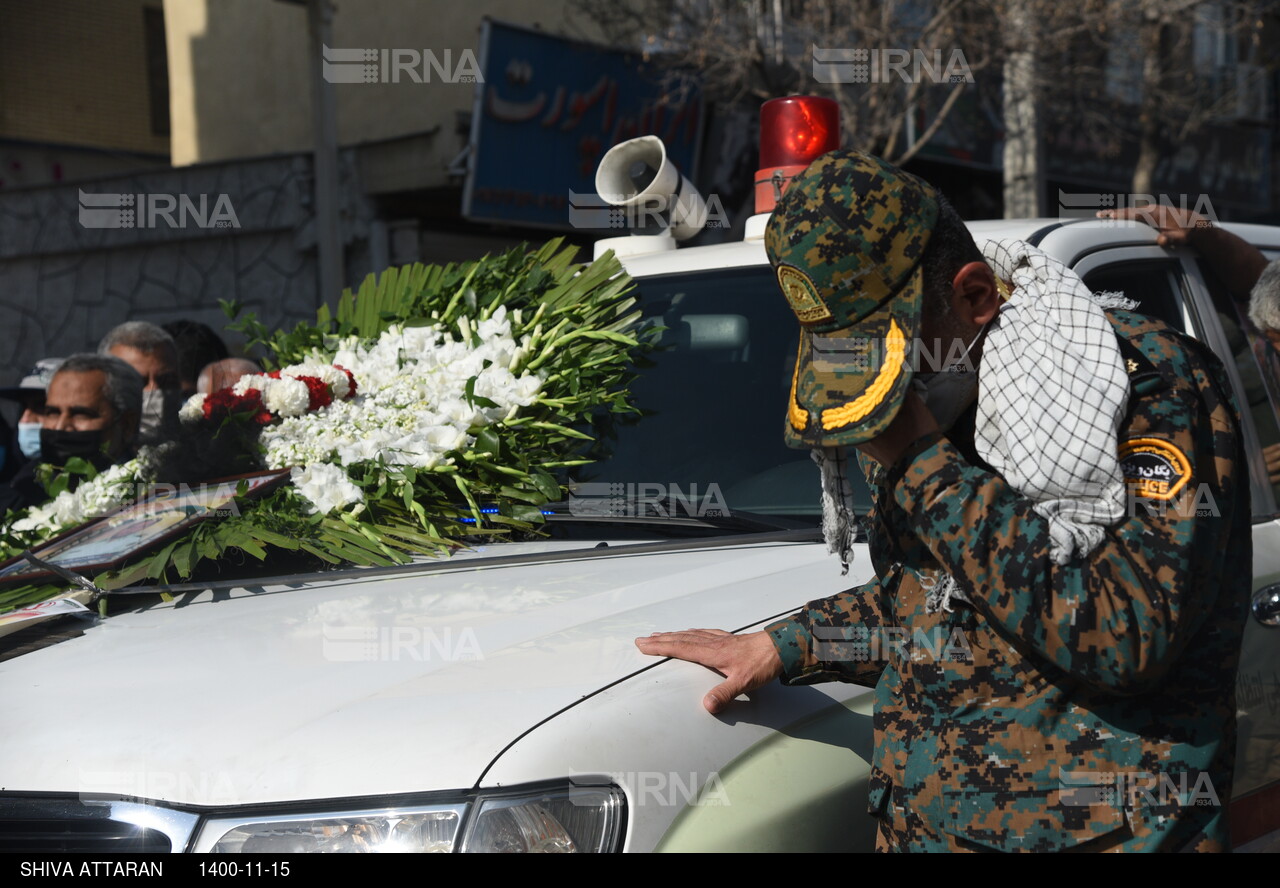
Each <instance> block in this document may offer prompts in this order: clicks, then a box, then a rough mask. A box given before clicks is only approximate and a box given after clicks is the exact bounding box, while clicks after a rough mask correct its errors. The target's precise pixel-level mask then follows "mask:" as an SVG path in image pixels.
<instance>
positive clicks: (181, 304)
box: [0, 154, 372, 385]
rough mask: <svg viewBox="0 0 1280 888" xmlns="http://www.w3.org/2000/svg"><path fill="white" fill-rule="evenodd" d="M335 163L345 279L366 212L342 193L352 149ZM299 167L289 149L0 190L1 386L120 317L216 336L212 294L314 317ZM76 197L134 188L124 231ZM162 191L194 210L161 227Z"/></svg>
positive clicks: (302, 163)
mask: <svg viewBox="0 0 1280 888" xmlns="http://www.w3.org/2000/svg"><path fill="white" fill-rule="evenodd" d="M341 167H342V170H343V179H344V182H343V186H344V187H343V192H344V194H345V195H346V196H347V199H346V201H345V202H344V207H343V231H344V235H345V237H346V239H347V240H348V245H349V247H350V249H349V250H348V271H349V278H350V279H356V280H358V279H359V277H361V276H363V274H364V273H366V272H367V271H368V270H369V269H368V263H369V255H370V254H369V250H368V243H367V234H368V229H369V222H370V220H371V218H372V216H371V213H368V212H366V211H365V210H364V209H363V208H364V204H363V203H362V202H361V201H360V200H359V199H357V198H354V197H352V195H358V194H359V193H360V192H359V189H358V188H355V187H354V182H353V181H352V179H351V177H352V176H353V170H354V168H355V165H354V163H353V162H352V159H351V157H350V156H349V155H347V156H344V157H343V163H342V164H341ZM310 169H311V159H310V157H309V156H308V155H305V154H300V155H289V156H282V157H271V158H260V159H253V160H245V161H235V162H227V163H218V164H208V165H200V166H192V167H182V168H177V169H166V170H163V171H160V172H156V173H143V174H133V175H129V176H120V177H113V178H107V179H102V180H99V181H95V182H92V183H80V184H78V185H77V184H72V185H58V186H51V187H41V188H29V189H22V190H17V191H4V192H0V384H5V385H7V384H11V382H12V381H14V380H16V378H17V377H18V376H20V375H21V374H22V373H23V372H24V371H25V370H26V369H27V368H28V367H30V366H31V365H32V364H33V363H34V362H35V361H36V360H38V359H39V358H42V357H46V356H52V355H67V354H71V353H73V352H77V351H87V350H93V348H94V347H95V346H96V344H97V342H98V340H99V338H101V336H102V335H103V334H104V333H105V332H106V331H107V330H109V329H110V328H111V327H112V326H114V325H115V324H118V323H120V322H122V321H126V320H149V321H154V322H156V323H164V322H165V321H169V320H173V319H176V318H193V319H195V320H200V321H203V322H204V323H207V324H209V325H210V326H212V327H214V329H217V330H220V331H221V330H222V329H223V327H224V325H225V323H226V318H225V316H224V315H223V313H222V311H221V309H220V308H219V307H218V300H219V299H238V300H239V301H240V302H242V303H243V304H244V305H245V307H246V308H247V309H251V310H253V311H255V312H257V314H258V317H259V318H260V319H261V320H262V321H263V322H264V323H265V324H267V325H268V327H270V328H279V327H282V326H292V325H293V324H295V323H296V322H297V321H299V320H304V319H311V318H314V316H315V314H314V313H315V309H316V306H317V292H316V288H317V285H316V259H315V246H314V240H315V239H314V234H313V226H312V217H311V187H312V185H311V174H310ZM82 193H83V194H87V195H110V194H125V195H134V197H133V206H132V207H124V208H122V209H131V210H132V211H133V214H132V220H130V221H131V224H132V226H133V227H119V228H99V227H92V226H96V225H98V224H101V222H102V216H103V213H104V212H105V213H106V214H107V217H108V218H110V217H111V216H112V214H113V213H114V212H115V211H114V210H111V209H107V210H105V211H102V210H100V209H97V208H92V207H89V208H86V207H85V206H82V198H81V195H82ZM202 195H203V196H204V200H205V210H204V212H203V213H200V212H199V208H200V200H201V196H202ZM139 196H141V197H139ZM170 196H172V197H173V199H175V200H177V199H180V198H181V197H183V196H185V197H186V198H187V199H188V200H189V202H190V203H189V205H188V210H190V209H195V210H196V211H197V212H194V213H193V212H190V211H188V212H186V213H185V214H184V213H182V212H180V210H181V209H182V207H181V205H180V207H179V209H177V210H174V211H173V212H172V213H171V217H172V221H174V222H176V223H177V224H176V225H171V224H170V219H168V218H165V217H164V216H163V215H159V214H157V213H155V212H154V211H156V210H163V209H165V207H166V205H167V203H168V201H169V199H170ZM127 200H128V198H126V201H127ZM220 200H221V201H222V203H221V204H219V201H220ZM90 202H93V198H92V197H89V198H87V199H85V200H84V204H86V205H87V204H88V203H90ZM219 206H221V208H222V209H223V212H222V213H221V214H220V216H221V218H215V217H216V216H218V215H219V214H217V213H215V209H216V208H217V207H219ZM228 208H229V209H230V211H231V212H230V213H227V212H226V210H227V209H228ZM229 215H231V216H234V219H229V218H228V216H229ZM126 218H128V217H126ZM353 260H354V261H353ZM356 266H358V267H356ZM333 295H335V296H336V294H333ZM227 339H228V343H229V344H230V345H232V347H233V349H234V348H235V346H236V345H237V344H238V343H239V342H240V339H239V338H238V336H237V334H228V335H227Z"/></svg>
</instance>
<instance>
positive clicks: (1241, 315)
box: [1200, 262, 1280, 514]
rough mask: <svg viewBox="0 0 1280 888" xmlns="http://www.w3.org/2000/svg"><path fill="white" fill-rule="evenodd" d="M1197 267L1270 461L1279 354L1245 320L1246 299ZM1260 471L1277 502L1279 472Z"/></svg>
mask: <svg viewBox="0 0 1280 888" xmlns="http://www.w3.org/2000/svg"><path fill="white" fill-rule="evenodd" d="M1200 269H1201V274H1202V276H1203V278H1204V282H1205V286H1206V287H1207V288H1208V290H1209V295H1210V297H1211V298H1212V300H1213V310H1214V313H1215V314H1216V315H1217V316H1218V323H1219V324H1220V325H1221V326H1222V332H1223V335H1224V337H1225V338H1226V344H1227V348H1228V349H1229V350H1230V352H1231V357H1232V361H1233V363H1234V364H1235V370H1236V374H1237V376H1238V378H1239V380H1240V385H1239V387H1238V391H1237V399H1238V401H1239V405H1240V409H1241V410H1242V411H1245V412H1246V413H1247V414H1248V418H1249V419H1250V420H1252V423H1253V428H1254V433H1255V434H1256V435H1257V438H1258V445H1259V447H1260V448H1261V451H1262V458H1263V462H1264V464H1265V462H1266V461H1267V460H1268V458H1270V461H1271V462H1272V463H1274V462H1275V460H1276V458H1277V457H1278V456H1280V354H1277V353H1276V350H1275V348H1274V347H1272V345H1271V344H1270V342H1268V341H1267V338H1266V337H1265V336H1263V335H1262V334H1261V333H1259V332H1258V329H1257V328H1256V327H1254V326H1253V324H1252V322H1251V321H1250V320H1249V310H1248V303H1247V302H1245V301H1243V300H1241V299H1235V298H1232V295H1231V294H1230V293H1229V292H1228V291H1227V290H1226V288H1225V287H1223V286H1222V285H1221V284H1220V283H1219V282H1218V280H1217V278H1216V277H1215V276H1214V275H1213V274H1211V273H1210V272H1209V270H1208V269H1207V268H1205V267H1204V263H1203V262H1201V264H1200ZM1261 471H1262V472H1264V473H1266V480H1267V483H1268V484H1269V485H1270V487H1271V490H1272V494H1273V495H1274V497H1275V499H1276V501H1277V502H1280V472H1270V473H1267V472H1266V469H1265V467H1264V468H1262V469H1261ZM1259 505H1261V504H1257V503H1255V508H1254V512H1255V514H1258V513H1259V512H1260V511H1268V509H1267V507H1266V506H1265V505H1264V506H1263V507H1262V509H1261V510H1260V509H1259V508H1258V506H1259Z"/></svg>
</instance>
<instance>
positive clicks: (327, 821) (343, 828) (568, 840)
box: [196, 784, 626, 854]
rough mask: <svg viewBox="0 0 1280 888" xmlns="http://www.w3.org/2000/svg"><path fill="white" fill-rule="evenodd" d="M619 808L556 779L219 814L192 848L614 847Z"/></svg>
mask: <svg viewBox="0 0 1280 888" xmlns="http://www.w3.org/2000/svg"><path fill="white" fill-rule="evenodd" d="M625 810H626V809H625V802H624V797H623V794H622V791H621V790H620V789H618V788H617V787H614V786H577V785H573V784H560V785H557V786H552V787H548V786H545V785H544V786H541V787H538V788H516V789H510V790H501V791H492V792H485V791H482V792H477V793H475V794H473V795H471V796H470V797H469V798H466V799H458V800H456V801H454V800H445V801H440V802H436V803H432V804H421V805H412V804H406V805H395V806H391V807H385V808H378V807H374V806H372V805H367V804H366V805H361V806H360V807H358V808H355V807H353V808H351V809H347V810H328V811H318V812H314V813H307V814H299V813H281V814H272V815H260V816H255V815H252V814H246V815H244V816H240V817H236V816H226V815H222V816H218V817H212V818H210V819H208V820H206V821H205V823H204V825H203V827H202V828H201V830H200V839H199V840H198V841H197V842H196V850H198V851H209V852H213V853H219V852H223V853H232V854H235V853H245V854H305V853H324V852H355V853H395V852H409V853H423V852H432V851H439V852H443V851H463V852H486V851H497V852H506V853H539V852H540V853H575V852H576V853H584V852H585V853H592V852H607V851H616V850H618V849H619V848H620V847H621V843H622V838H623V826H624V814H625Z"/></svg>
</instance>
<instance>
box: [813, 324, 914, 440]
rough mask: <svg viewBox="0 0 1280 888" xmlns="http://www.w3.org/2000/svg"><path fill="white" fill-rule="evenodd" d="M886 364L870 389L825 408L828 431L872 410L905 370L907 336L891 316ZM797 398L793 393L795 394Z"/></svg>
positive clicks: (885, 345) (885, 340)
mask: <svg viewBox="0 0 1280 888" xmlns="http://www.w3.org/2000/svg"><path fill="white" fill-rule="evenodd" d="M884 350H885V355H884V364H883V366H881V367H880V372H879V373H878V374H877V375H876V378H875V381H874V382H872V383H871V385H869V386H867V390H866V391H865V392H863V393H862V394H860V395H858V397H857V398H855V399H854V400H852V401H850V402H848V403H847V404H845V405H844V406H842V407H832V408H830V409H829V410H823V411H822V427H823V428H824V429H826V430H827V431H831V430H832V429H837V428H840V427H841V426H847V425H848V424H849V423H851V422H857V421H858V420H860V419H862V418H863V417H864V416H866V415H867V414H868V413H870V412H871V411H872V410H875V409H876V408H877V407H879V406H880V402H881V401H883V400H884V399H885V396H886V395H888V394H889V390H890V389H891V388H893V383H894V382H895V381H896V380H897V378H898V373H899V371H901V370H902V361H903V359H904V358H905V357H906V353H907V338H906V337H905V336H903V335H902V328H901V327H899V326H898V322H897V321H895V320H894V319H893V318H890V319H889V333H888V335H887V336H885V338H884ZM793 400H794V396H793Z"/></svg>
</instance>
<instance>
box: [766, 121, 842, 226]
mask: <svg viewBox="0 0 1280 888" xmlns="http://www.w3.org/2000/svg"><path fill="white" fill-rule="evenodd" d="M839 147H840V106H839V105H837V104H836V103H835V101H834V100H832V99H824V98H822V97H821V96H788V97H787V98H785V99H770V100H769V101H767V102H765V103H764V104H763V105H762V106H760V169H759V170H757V171H756V212H757V213H769V212H772V211H773V208H774V205H775V204H777V202H778V198H780V197H781V196H782V192H784V191H786V189H787V183H788V182H790V181H791V179H792V177H794V176H796V175H797V174H798V173H800V172H802V171H803V170H804V168H805V167H807V166H808V165H809V164H811V163H813V161H815V160H817V159H818V158H819V157H821V156H822V155H823V154H826V153H827V152H828V151H834V150H836V149H837V148H839Z"/></svg>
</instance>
